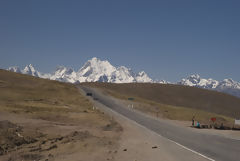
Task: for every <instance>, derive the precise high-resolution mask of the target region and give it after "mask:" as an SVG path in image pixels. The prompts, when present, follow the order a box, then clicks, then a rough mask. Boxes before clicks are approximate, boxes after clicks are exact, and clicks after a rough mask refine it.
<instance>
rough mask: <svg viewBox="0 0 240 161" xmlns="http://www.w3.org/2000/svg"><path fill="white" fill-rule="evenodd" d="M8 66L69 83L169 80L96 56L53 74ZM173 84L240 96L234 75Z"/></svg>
mask: <svg viewBox="0 0 240 161" xmlns="http://www.w3.org/2000/svg"><path fill="white" fill-rule="evenodd" d="M7 70H9V71H12V72H17V73H22V74H28V75H32V76H35V77H40V78H45V79H51V80H57V81H62V82H69V83H81V82H109V83H134V82H137V83H147V82H150V83H162V84H168V83H170V82H167V81H165V80H161V81H153V80H152V79H151V78H150V77H149V76H148V75H147V73H145V72H144V71H141V72H139V73H135V72H133V71H132V70H131V69H130V68H127V67H125V66H120V67H114V66H113V65H111V64H110V63H109V62H108V61H107V60H104V61H102V60H100V59H98V58H96V57H94V58H92V59H90V60H88V61H87V62H86V63H85V64H84V65H83V66H82V67H81V68H80V69H79V70H78V71H74V70H73V69H72V68H66V67H64V66H59V67H58V68H57V69H56V71H55V72H54V73H52V74H49V73H47V74H46V73H40V72H39V71H37V70H35V68H34V67H33V65H32V64H30V65H27V66H26V67H25V68H24V69H23V70H21V69H20V68H19V67H16V66H15V67H9V68H8V69H7ZM173 84H179V85H185V86H192V87H199V88H204V89H210V90H216V91H219V92H224V93H228V94H231V95H234V96H237V97H240V83H239V82H236V81H234V80H232V79H224V80H223V81H217V80H214V79H211V78H209V79H205V78H201V77H200V76H199V75H197V74H196V75H190V76H189V77H187V78H184V79H182V80H181V81H179V82H177V83H173Z"/></svg>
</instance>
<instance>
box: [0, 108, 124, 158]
mask: <svg viewBox="0 0 240 161" xmlns="http://www.w3.org/2000/svg"><path fill="white" fill-rule="evenodd" d="M70 115H71V114H70ZM72 115H73V116H72V117H74V115H75V114H72ZM70 121H71V122H70ZM78 121H80V120H75V121H74V122H73V121H72V120H70V119H69V120H67V119H65V120H64V122H62V121H61V120H59V121H49V120H42V119H36V118H30V117H29V116H26V115H19V114H13V113H9V112H0V160H1V161H22V160H24V161H28V160H29V161H30V160H31V161H33V160H36V161H37V160H39V161H54V160H57V161H59V160H73V161H85V160H93V161H94V160H96V161H99V160H100V161H101V160H114V156H115V153H117V150H118V146H119V145H118V141H119V138H120V135H121V133H122V127H121V126H119V124H117V123H116V122H115V121H114V120H112V121H109V122H108V121H107V120H98V121H100V122H102V124H104V125H105V126H102V127H96V126H93V125H92V126H90V125H89V126H86V125H84V124H81V122H78Z"/></svg>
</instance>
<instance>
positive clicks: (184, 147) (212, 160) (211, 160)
mask: <svg viewBox="0 0 240 161" xmlns="http://www.w3.org/2000/svg"><path fill="white" fill-rule="evenodd" d="M99 103H100V102H99ZM100 104H102V103H100ZM102 105H103V106H105V105H104V104H102ZM105 107H107V106H105ZM107 109H108V110H110V111H111V112H113V113H116V114H118V115H121V116H122V117H124V118H125V119H128V120H130V121H132V122H133V123H135V124H136V125H138V126H140V127H142V128H145V129H147V130H150V129H148V128H147V127H145V126H143V125H141V124H139V123H137V122H136V121H134V120H131V119H129V118H128V117H126V116H124V115H122V114H120V113H118V112H117V111H114V110H113V109H111V108H108V107H107ZM150 131H151V132H153V133H155V134H157V135H158V136H161V137H163V136H162V135H160V134H158V133H157V132H155V131H152V130H150ZM163 138H165V139H167V140H169V141H170V142H172V143H174V144H176V145H178V146H180V147H182V148H183V149H186V150H188V151H190V152H192V153H194V154H197V155H199V156H201V157H203V158H205V159H208V160H210V161H215V160H214V159H212V158H209V157H207V156H205V155H203V154H201V153H199V152H196V151H194V150H192V149H189V148H187V147H186V146H184V145H182V144H179V143H178V142H175V141H173V140H171V139H168V138H166V137H163Z"/></svg>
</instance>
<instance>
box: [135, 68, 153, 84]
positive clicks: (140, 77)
mask: <svg viewBox="0 0 240 161" xmlns="http://www.w3.org/2000/svg"><path fill="white" fill-rule="evenodd" d="M136 81H137V82H142V83H143V82H153V80H152V79H151V78H150V77H149V76H148V75H147V73H145V72H144V71H141V72H139V73H138V74H137V76H136Z"/></svg>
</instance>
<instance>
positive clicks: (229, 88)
mask: <svg viewBox="0 0 240 161" xmlns="http://www.w3.org/2000/svg"><path fill="white" fill-rule="evenodd" d="M177 84H180V85H186V86H194V87H199V88H205V89H212V90H216V91H219V92H224V93H228V94H231V95H234V96H237V97H240V83H239V82H236V81H234V80H232V79H224V80H223V81H217V80H214V79H211V78H209V79H205V78H201V77H200V76H199V75H190V76H189V77H187V78H185V79H182V80H181V81H180V82H178V83H177Z"/></svg>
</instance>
